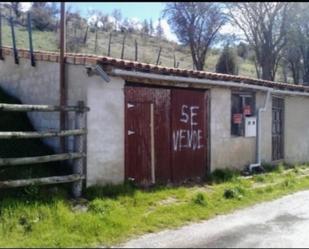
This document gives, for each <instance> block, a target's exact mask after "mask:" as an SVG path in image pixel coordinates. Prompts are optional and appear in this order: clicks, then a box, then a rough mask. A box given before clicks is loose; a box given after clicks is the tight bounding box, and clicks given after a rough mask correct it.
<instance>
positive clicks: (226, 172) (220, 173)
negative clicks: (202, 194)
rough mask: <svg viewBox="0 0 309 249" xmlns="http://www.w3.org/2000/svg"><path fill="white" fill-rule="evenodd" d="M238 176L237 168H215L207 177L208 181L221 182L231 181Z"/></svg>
mask: <svg viewBox="0 0 309 249" xmlns="http://www.w3.org/2000/svg"><path fill="white" fill-rule="evenodd" d="M239 176H240V173H239V171H237V170H233V169H216V170H214V171H213V172H212V173H211V174H210V176H209V177H208V180H209V181H210V182H215V183H222V182H227V181H231V180H233V179H235V178H237V177H239Z"/></svg>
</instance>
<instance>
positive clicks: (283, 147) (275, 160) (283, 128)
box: [271, 95, 285, 162]
mask: <svg viewBox="0 0 309 249" xmlns="http://www.w3.org/2000/svg"><path fill="white" fill-rule="evenodd" d="M274 99H279V100H280V101H282V109H281V110H282V115H281V116H282V117H281V129H282V132H281V150H282V151H281V153H282V158H279V159H273V148H272V150H271V160H272V162H281V161H283V160H284V158H285V99H284V97H283V96H280V95H272V105H271V115H272V116H271V132H272V129H273V100H274ZM271 136H272V135H271ZM272 139H273V136H272ZM271 145H272V146H273V140H272V141H271Z"/></svg>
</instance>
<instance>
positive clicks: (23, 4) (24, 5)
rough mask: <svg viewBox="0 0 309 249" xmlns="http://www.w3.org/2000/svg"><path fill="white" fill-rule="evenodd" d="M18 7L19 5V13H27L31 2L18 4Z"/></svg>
mask: <svg viewBox="0 0 309 249" xmlns="http://www.w3.org/2000/svg"><path fill="white" fill-rule="evenodd" d="M20 5H21V11H22V12H27V11H28V10H30V8H31V6H32V2H20Z"/></svg>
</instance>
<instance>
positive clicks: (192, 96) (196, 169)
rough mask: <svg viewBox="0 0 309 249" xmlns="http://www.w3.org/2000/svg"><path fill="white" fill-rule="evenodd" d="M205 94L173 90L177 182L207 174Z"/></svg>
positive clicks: (173, 160) (172, 108) (174, 169)
mask: <svg viewBox="0 0 309 249" xmlns="http://www.w3.org/2000/svg"><path fill="white" fill-rule="evenodd" d="M206 96H207V95H206V94H205V91H194V90H182V89H174V90H172V98H171V100H172V102H171V115H172V170H173V181H174V182H181V181H184V180H187V179H196V178H201V177H203V176H205V173H206V145H207V144H206V138H207V134H206V124H207V122H206V110H207V108H206V103H207V102H206Z"/></svg>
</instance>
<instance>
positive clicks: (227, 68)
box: [216, 45, 239, 75]
mask: <svg viewBox="0 0 309 249" xmlns="http://www.w3.org/2000/svg"><path fill="white" fill-rule="evenodd" d="M238 71H239V69H238V62H237V56H236V53H235V51H234V50H233V49H231V48H230V47H229V45H226V46H225V47H224V48H223V51H222V54H221V55H220V57H219V59H218V62H217V65H216V72H217V73H224V74H234V75H237V74H238Z"/></svg>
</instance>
